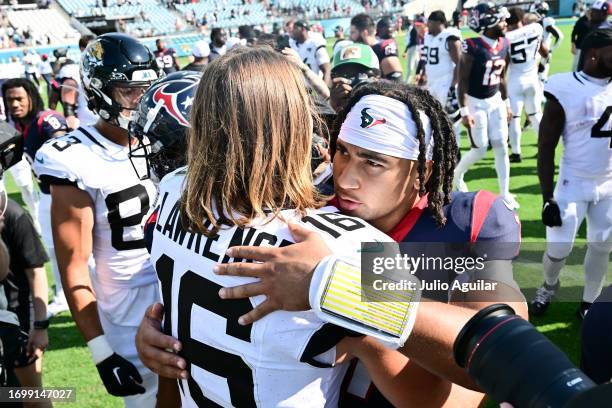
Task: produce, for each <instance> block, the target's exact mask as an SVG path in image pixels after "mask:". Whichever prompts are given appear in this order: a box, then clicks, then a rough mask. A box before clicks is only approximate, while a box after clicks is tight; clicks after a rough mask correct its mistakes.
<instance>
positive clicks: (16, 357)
mask: <svg viewBox="0 0 612 408" xmlns="http://www.w3.org/2000/svg"><path fill="white" fill-rule="evenodd" d="M27 344H28V334H27V333H25V332H24V331H23V330H21V329H20V328H19V326H15V325H13V324H9V323H4V322H0V365H1V368H0V383H3V382H4V381H5V380H6V371H7V370H6V368H8V369H9V370H12V369H13V368H14V367H23V365H17V363H18V361H19V362H20V363H22V362H23V361H20V360H21V359H22V358H23V357H22V356H25V350H26V345H27ZM28 364H32V362H29V363H28ZM28 364H26V365H28Z"/></svg>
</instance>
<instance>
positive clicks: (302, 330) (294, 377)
mask: <svg viewBox="0 0 612 408" xmlns="http://www.w3.org/2000/svg"><path fill="white" fill-rule="evenodd" d="M184 178H185V168H182V169H179V170H177V171H175V172H174V173H170V174H169V175H167V176H166V177H164V179H163V180H162V182H161V183H160V191H159V203H160V206H159V210H158V212H157V217H156V221H155V224H154V225H153V226H152V228H154V232H153V244H152V250H151V261H152V263H153V265H154V266H155V269H156V271H157V274H158V276H159V279H160V286H161V295H162V299H163V302H164V305H165V311H166V319H167V320H166V321H164V327H165V329H166V330H167V331H169V332H171V334H172V335H173V336H175V337H177V338H178V339H179V340H180V341H181V342H182V344H183V352H182V353H181V354H182V355H183V356H184V357H185V358H186V360H187V362H188V363H187V364H188V365H187V370H189V371H190V375H191V378H190V379H189V380H182V381H181V383H180V390H181V399H182V406H183V407H196V406H200V407H203V406H213V405H215V404H218V405H221V406H223V407H229V406H258V407H277V406H284V407H323V406H336V405H337V401H338V397H339V392H340V385H341V383H342V379H343V377H344V375H345V372H346V368H347V367H346V364H341V365H335V360H336V356H335V353H336V352H335V346H336V344H337V343H338V342H339V341H340V340H341V339H342V338H343V337H344V336H345V333H344V332H343V329H339V328H338V327H336V326H334V325H330V324H326V323H324V322H323V321H321V320H320V319H319V318H318V317H317V316H316V315H315V313H314V312H313V311H303V312H286V311H276V312H273V313H271V314H269V315H267V316H266V317H264V318H263V319H261V320H259V321H257V322H255V323H254V324H252V325H249V326H240V325H239V324H238V317H239V316H241V315H243V314H245V313H247V312H249V311H250V310H252V309H253V307H255V306H257V305H259V304H260V303H262V302H263V301H264V300H265V296H257V297H251V298H249V299H240V300H221V299H220V298H219V296H218V292H219V289H221V288H222V287H231V286H236V285H243V284H246V283H250V282H254V281H256V279H253V278H246V277H234V276H218V275H215V274H214V273H213V271H212V269H213V267H214V266H215V264H217V263H226V262H234V261H241V260H240V259H233V258H229V257H228V256H226V255H225V252H226V250H227V249H228V248H229V247H232V246H236V245H254V246H276V247H279V246H286V245H290V244H292V243H293V242H294V241H293V238H292V237H291V234H290V233H289V230H288V228H287V224H286V223H285V222H284V221H282V220H281V219H284V220H287V221H288V220H293V221H294V222H299V223H300V224H301V225H303V226H305V227H307V228H309V229H311V230H313V231H316V232H318V233H319V234H321V236H322V237H323V238H324V239H325V241H326V242H327V243H328V245H329V246H330V247H331V248H335V249H336V250H338V248H339V247H341V248H346V249H347V251H346V253H349V252H350V253H351V254H352V255H351V254H348V257H349V259H351V258H352V259H353V260H354V261H355V262H358V259H359V255H360V253H359V252H358V251H359V247H360V245H361V242H362V241H363V242H373V241H376V240H378V241H380V242H392V241H391V239H390V238H389V237H387V236H386V235H384V234H383V233H381V232H380V231H378V230H376V229H375V228H373V227H371V226H370V225H369V224H367V223H365V222H364V221H362V220H359V219H356V218H353V217H348V216H345V215H341V214H339V213H338V212H337V211H338V210H337V209H336V208H334V207H325V208H323V209H320V210H312V211H309V212H308V215H307V216H306V217H300V216H299V214H297V213H296V212H295V211H293V210H283V211H282V212H281V214H280V216H279V217H276V218H274V219H272V218H263V219H259V220H256V221H255V222H253V223H252V224H251V226H250V227H249V228H245V229H240V228H236V227H232V228H228V227H225V228H224V229H221V230H220V231H219V232H218V233H217V234H216V235H215V236H214V237H212V238H208V237H207V236H205V235H202V234H199V233H190V232H187V231H186V230H185V229H183V227H182V224H181V222H180V218H181V217H180V205H179V200H180V197H181V190H182V186H183V181H184ZM342 254H343V256H344V254H345V252H344V251H343V252H342Z"/></svg>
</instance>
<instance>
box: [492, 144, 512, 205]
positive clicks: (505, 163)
mask: <svg viewBox="0 0 612 408" xmlns="http://www.w3.org/2000/svg"><path fill="white" fill-rule="evenodd" d="M493 154H494V155H495V170H496V171H497V180H498V182H499V193H500V194H501V195H509V194H510V159H509V158H508V146H507V145H506V143H502V142H501V141H498V142H495V143H493Z"/></svg>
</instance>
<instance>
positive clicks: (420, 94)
mask: <svg viewBox="0 0 612 408" xmlns="http://www.w3.org/2000/svg"><path fill="white" fill-rule="evenodd" d="M407 118H417V119H416V120H415V121H414V122H412V126H410V125H408V127H407V128H406V127H402V126H400V127H399V128H397V127H396V126H397V125H398V124H401V123H405V122H410V121H412V120H410V121H408V120H407ZM394 129H395V130H394ZM337 131H339V132H340V136H339V137H338V139H337V140H336V142H335V143H334V144H333V146H335V155H334V168H333V172H334V183H335V188H336V198H335V199H334V200H333V201H332V203H334V204H335V205H337V206H338V208H339V209H340V210H341V211H342V212H343V213H344V214H347V215H351V216H357V217H360V218H362V219H364V220H367V221H368V222H370V223H371V224H372V225H374V226H376V227H377V228H379V229H381V230H382V231H384V232H386V233H387V234H389V235H390V236H391V237H392V238H393V239H394V240H396V241H399V242H480V241H481V240H482V241H484V242H486V241H488V242H492V243H496V244H499V243H507V242H518V241H519V236H520V231H519V224H518V222H517V219H516V215H515V213H514V212H513V211H511V210H509V209H508V208H507V207H506V206H505V205H504V203H503V202H502V200H501V199H500V198H496V197H495V196H494V195H493V194H491V193H488V192H485V191H480V192H477V193H454V194H453V195H452V200H451V193H450V190H451V185H452V174H453V165H454V160H455V154H456V145H455V141H454V135H453V132H452V126H451V124H450V123H449V121H448V118H447V116H446V114H445V112H444V110H443V108H442V106H441V105H440V103H439V102H438V101H437V100H435V98H433V97H432V96H431V94H429V93H428V92H426V91H423V90H419V89H416V88H413V87H409V86H407V85H400V84H397V83H394V82H389V81H377V82H373V83H367V84H363V85H360V86H359V88H357V89H356V90H355V92H354V93H353V94H352V95H351V98H350V99H349V101H348V106H347V107H346V108H345V109H343V110H342V111H341V112H340V113H339V117H338V119H337V126H336V132H335V133H336V134H337ZM383 141H384V142H383ZM449 201H450V202H449ZM290 228H291V230H292V233H293V235H294V238H295V239H297V240H298V242H299V241H304V242H301V243H299V244H295V245H292V246H288V247H284V248H282V249H278V248H257V247H235V248H232V251H233V252H231V256H233V257H237V258H247V259H255V260H258V261H262V262H263V263H259V264H252V263H239V264H228V265H219V268H220V269H219V273H221V274H228V275H238V276H252V277H256V278H260V279H261V284H255V285H244V286H240V287H237V288H225V289H223V296H224V298H227V299H234V298H242V297H248V296H250V295H258V294H265V295H266V296H267V298H268V300H267V301H266V302H264V303H262V304H260V305H259V306H257V307H256V308H255V309H254V310H253V311H251V312H250V313H248V314H247V315H245V316H242V319H241V321H242V323H243V324H249V323H250V322H252V321H254V320H258V319H260V318H262V317H263V316H265V315H267V314H268V313H270V312H271V311H273V310H277V309H284V310H306V309H308V308H309V303H308V291H309V288H308V284H309V282H310V277H311V274H312V270H313V269H314V268H315V266H317V263H318V262H319V261H320V260H321V259H322V258H324V257H325V256H326V255H329V253H330V251H329V250H328V249H327V248H326V246H325V244H322V242H321V241H320V239H318V238H317V236H316V234H315V235H311V234H309V233H308V231H306V230H304V229H303V228H299V227H295V226H292V227H290ZM277 261H278V262H277ZM500 262H501V263H503V264H507V262H509V261H507V260H502V261H500ZM305 276H306V278H305ZM455 277H456V276H450V277H446V279H451V280H452V279H454V278H455ZM489 277H490V279H492V280H496V281H497V282H500V284H499V285H498V288H500V292H499V293H496V294H495V295H493V296H492V298H491V299H490V301H491V302H494V301H495V300H498V299H504V300H506V301H507V300H508V299H521V300H520V301H517V303H516V304H515V305H514V306H513V307H515V308H516V310H519V311H520V312H521V314H522V315H526V307H525V305H524V302H523V301H522V296H521V295H520V293H519V292H518V287H517V285H516V283H515V282H514V280H513V278H512V275H511V273H510V274H507V275H505V276H501V275H489ZM268 278H270V280H269V279H268ZM474 279H478V278H477V277H474ZM287 288H291V290H290V291H289V290H287ZM446 296H448V294H446ZM476 296H477V295H476ZM471 300H474V299H471ZM480 300H482V299H480ZM445 301H450V302H456V303H457V305H460V306H465V305H466V304H467V305H468V307H471V308H481V307H484V306H486V305H487V304H488V303H487V302H479V301H475V302H470V298H469V296H468V297H464V296H463V295H459V294H458V293H453V294H452V297H451V298H447V299H445ZM462 302H470V303H465V304H464V303H462ZM443 306H446V307H450V306H449V305H443ZM421 307H423V306H422V305H421ZM160 311H161V308H160V306H154V307H152V308H150V309H149V311H148V312H147V316H146V317H145V319H144V320H143V322H142V324H141V328H140V330H139V336H138V338H137V344H138V348H139V352H140V353H141V354H140V355H141V358H142V360H143V361H144V362H145V364H147V366H149V367H150V368H151V369H153V370H155V371H156V372H158V373H160V375H166V376H170V377H173V378H179V376H181V375H187V373H186V372H185V371H183V369H184V367H185V366H184V365H183V364H184V360H183V359H182V358H179V357H177V356H176V355H173V354H172V353H168V352H166V351H165V350H164V349H166V348H172V347H178V348H180V345H179V344H180V343H179V342H177V341H176V340H175V339H172V338H171V337H168V336H165V335H163V334H162V333H160V332H159V327H160V326H159V322H160V321H161V316H160ZM425 320H427V319H425ZM420 329H422V330H423V331H419V332H415V331H413V333H412V334H411V338H410V342H411V345H410V347H407V348H406V349H405V350H404V353H406V354H407V355H408V356H409V357H410V358H411V359H413V360H414V361H416V362H417V363H418V364H419V365H420V366H421V367H423V368H424V369H425V370H428V371H429V372H435V373H438V374H439V375H441V376H443V377H444V378H446V379H448V380H450V381H452V382H455V383H458V384H460V385H462V386H464V387H470V388H475V385H474V384H473V383H471V380H469V379H468V378H467V376H466V375H465V373H464V372H463V371H462V370H461V369H460V368H459V367H456V366H454V365H452V364H449V362H450V361H452V358H451V357H450V356H451V354H452V344H453V341H454V339H455V335H456V332H453V330H452V329H450V328H448V331H446V330H445V329H441V327H440V325H436V324H434V323H433V321H429V322H428V323H426V324H424V326H419V329H418V330H420ZM415 330H417V329H416V327H415ZM418 330H417V331H418ZM421 336H422V337H421ZM178 348H175V349H178ZM356 380H357V379H356V378H354V377H352V376H349V377H348V378H347V379H346V380H345V381H346V382H347V383H351V385H350V386H349V387H348V389H349V390H352V392H346V393H345V395H344V397H343V400H344V402H345V403H346V404H348V405H350V406H360V405H363V406H381V404H385V403H386V402H385V401H384V400H381V399H380V394H377V393H376V392H374V393H369V394H368V393H367V390H368V389H369V387H370V385H371V384H370V382H369V380H368V381H363V382H361V383H355V382H354V381H356ZM475 389H476V388H475ZM356 390H357V392H356V394H361V395H362V396H363V395H365V394H368V395H369V396H370V397H371V398H370V399H369V400H367V401H364V400H362V399H359V398H356V395H355V391H356ZM362 391H364V392H362ZM459 396H461V398H462V400H463V401H464V402H465V403H466V404H469V403H474V404H475V405H476V404H478V403H479V402H480V400H481V399H482V395H481V394H479V393H477V392H472V391H470V390H467V389H466V388H463V387H461V386H453V389H452V392H451V396H450V397H449V398H459ZM468 400H469V401H470V402H467V401H468Z"/></svg>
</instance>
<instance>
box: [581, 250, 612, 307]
mask: <svg viewBox="0 0 612 408" xmlns="http://www.w3.org/2000/svg"><path fill="white" fill-rule="evenodd" d="M609 259H610V253H609V252H607V251H599V250H597V249H594V248H592V247H591V245H587V251H586V255H585V256H584V291H583V292H582V300H584V301H585V302H589V303H593V302H594V301H595V299H597V296H599V294H600V293H601V289H602V288H603V284H604V281H605V279H606V272H607V271H608V261H609Z"/></svg>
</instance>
